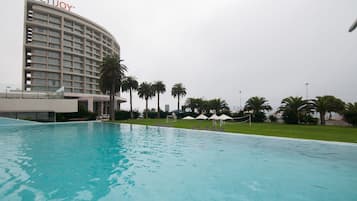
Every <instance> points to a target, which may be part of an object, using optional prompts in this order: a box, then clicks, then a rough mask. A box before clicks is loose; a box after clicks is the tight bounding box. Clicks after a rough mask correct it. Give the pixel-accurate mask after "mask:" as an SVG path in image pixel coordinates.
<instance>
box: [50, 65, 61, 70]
mask: <svg viewBox="0 0 357 201" xmlns="http://www.w3.org/2000/svg"><path fill="white" fill-rule="evenodd" d="M60 69H61V68H60V67H59V66H53V65H48V70H55V71H59V70H60Z"/></svg>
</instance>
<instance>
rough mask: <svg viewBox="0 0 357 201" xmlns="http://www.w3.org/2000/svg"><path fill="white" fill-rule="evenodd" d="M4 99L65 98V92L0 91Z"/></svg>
mask: <svg viewBox="0 0 357 201" xmlns="http://www.w3.org/2000/svg"><path fill="white" fill-rule="evenodd" d="M0 98H2V99H63V98H64V93H63V92H59V93H58V92H27V91H17V90H16V91H8V92H0Z"/></svg>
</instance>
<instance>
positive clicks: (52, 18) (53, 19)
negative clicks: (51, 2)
mask: <svg viewBox="0 0 357 201" xmlns="http://www.w3.org/2000/svg"><path fill="white" fill-rule="evenodd" d="M50 22H54V23H58V24H60V23H61V19H60V18H59V17H55V16H52V15H50Z"/></svg>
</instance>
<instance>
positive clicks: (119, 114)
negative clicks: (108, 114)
mask: <svg viewBox="0 0 357 201" xmlns="http://www.w3.org/2000/svg"><path fill="white" fill-rule="evenodd" d="M133 115H134V119H137V118H138V117H139V112H138V111H133ZM127 119H130V111H125V110H120V111H116V112H115V120H127Z"/></svg>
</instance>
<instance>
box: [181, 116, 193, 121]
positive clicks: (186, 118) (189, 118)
mask: <svg viewBox="0 0 357 201" xmlns="http://www.w3.org/2000/svg"><path fill="white" fill-rule="evenodd" d="M193 119H195V118H193V117H191V116H187V117H185V118H183V120H193Z"/></svg>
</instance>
